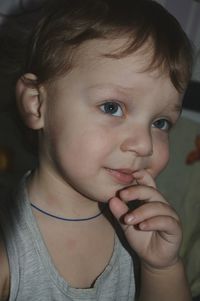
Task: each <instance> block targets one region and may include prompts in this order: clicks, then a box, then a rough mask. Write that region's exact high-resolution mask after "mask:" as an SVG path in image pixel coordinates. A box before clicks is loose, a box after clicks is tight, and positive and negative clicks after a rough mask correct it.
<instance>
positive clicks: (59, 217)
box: [31, 203, 106, 222]
mask: <svg viewBox="0 0 200 301" xmlns="http://www.w3.org/2000/svg"><path fill="white" fill-rule="evenodd" d="M31 206H32V207H33V208H35V209H36V210H38V211H39V212H41V213H43V214H45V215H47V216H50V217H53V218H56V219H59V220H62V221H66V222H84V221H89V220H91V219H95V218H97V217H98V216H100V215H101V214H103V212H104V210H105V208H106V205H105V206H104V207H103V209H102V210H101V211H100V212H99V213H97V214H96V215H94V216H90V217H84V218H66V217H61V216H57V215H53V214H51V213H49V212H46V211H44V210H42V209H40V208H39V207H37V206H35V205H34V204H33V203H31Z"/></svg>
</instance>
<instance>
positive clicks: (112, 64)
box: [52, 39, 182, 103]
mask: <svg viewBox="0 0 200 301" xmlns="http://www.w3.org/2000/svg"><path fill="white" fill-rule="evenodd" d="M126 43H127V39H115V40H100V39H98V40H97V39H96V40H90V41H87V42H85V43H84V44H83V45H82V46H80V47H79V48H78V49H77V50H76V52H75V55H74V57H73V67H72V69H71V71H70V72H68V73H67V74H66V75H65V76H63V77H61V78H58V79H57V80H56V81H55V82H54V85H53V86H52V87H53V89H54V92H55V90H57V91H60V92H59V93H61V91H63V93H66V90H67V89H68V90H69V89H70V90H72V89H73V88H74V87H75V88H74V90H73V91H76V90H77V91H78V90H80V91H82V93H83V94H84V95H85V94H88V93H89V92H90V91H91V93H92V92H93V91H99V93H101V94H102V97H104V96H105V97H106V96H107V97H110V98H113V97H115V96H116V97H119V96H120V95H121V96H122V97H124V98H127V99H128V98H129V99H130V100H131V99H132V97H134V98H137V99H141V98H143V99H145V100H148V99H150V98H152V99H154V98H156V99H160V100H162V102H163V100H165V101H164V102H169V103H180V99H181V98H182V95H180V94H179V93H178V92H177V90H176V89H175V88H174V86H173V84H172V83H171V80H170V78H169V75H168V74H167V73H166V71H165V70H162V67H160V68H157V69H153V70H147V69H148V66H149V63H150V62H151V58H152V48H151V45H150V44H146V45H144V46H143V47H142V48H140V49H139V50H137V51H136V52H134V53H132V54H129V55H127V56H124V57H121V58H113V57H108V56H106V55H108V54H113V53H115V52H117V53H119V51H120V50H123V47H124V46H126V45H127V44H126ZM88 91H89V92H88ZM100 91H101V92H100ZM94 93H95V92H94Z"/></svg>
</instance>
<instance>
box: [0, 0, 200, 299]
mask: <svg viewBox="0 0 200 301" xmlns="http://www.w3.org/2000/svg"><path fill="white" fill-rule="evenodd" d="M158 2H159V3H161V4H162V5H163V6H164V7H166V9H167V10H169V11H170V12H171V13H172V14H173V15H174V16H175V17H176V18H177V19H178V20H179V22H180V23H181V25H182V27H183V29H184V30H185V32H186V33H187V35H188V37H189V38H190V40H191V42H192V44H193V47H194V66H193V73H192V79H191V81H190V83H189V86H188V89H187V91H186V93H185V97H184V108H183V113H182V116H181V118H180V120H179V122H178V124H177V126H176V127H175V128H174V130H173V131H172V133H171V148H170V153H171V159H170V161H169V165H168V167H167V169H166V170H165V171H164V172H163V173H162V174H161V175H160V176H159V178H158V181H157V182H158V186H159V189H160V190H161V191H162V193H163V194H164V195H165V196H166V198H167V199H169V201H170V202H171V203H172V204H173V206H174V207H175V208H176V210H177V211H178V213H179V215H180V216H181V219H182V223H183V229H184V237H183V245H182V249H181V256H182V257H183V259H184V261H185V263H186V269H187V274H188V278H189V281H190V286H191V289H192V294H193V297H194V300H200V298H199V296H200V255H199V253H200V251H199V250H200V222H199V221H200V1H198V0H196V1H195V0H160V1H158ZM42 4H43V0H0V50H2V49H4V51H6V56H7V55H8V56H9V51H10V48H9V47H10V46H9V47H8V46H7V45H5V39H4V37H5V35H16V32H15V30H14V31H13V32H10V30H9V26H8V27H7V25H8V24H9V23H11V24H12V23H13V22H14V23H15V24H18V25H19V27H21V28H23V30H22V35H23V34H24V35H25V34H26V32H27V31H29V30H31V27H32V26H33V25H34V24H35V23H36V22H37V16H38V15H39V12H40V8H41V6H42ZM18 25H17V26H18ZM15 38H16V37H15ZM19 38H23V37H21V36H20V37H19ZM13 47H15V46H14V45H13ZM12 50H13V49H12ZM16 51H18V52H20V54H21V56H22V57H23V51H24V49H23V47H22V48H21V49H17V48H16ZM0 53H1V55H2V52H0ZM10 62H12V58H11V61H10ZM13 63H14V62H13ZM13 65H14V64H13ZM15 80H16V78H13V76H12V74H11V73H9V72H7V71H6V62H5V61H4V58H3V55H2V57H0V200H3V199H4V196H5V195H6V193H7V191H8V190H10V189H11V188H12V187H13V186H14V185H15V183H16V182H17V181H18V180H19V179H20V177H21V176H22V175H23V174H24V173H25V172H26V171H27V170H29V169H32V168H34V166H35V165H36V164H37V157H36V156H35V155H34V152H33V149H32V146H31V145H29V144H27V140H24V135H23V131H22V128H21V125H20V122H18V120H17V118H16V115H15V97H14V82H15Z"/></svg>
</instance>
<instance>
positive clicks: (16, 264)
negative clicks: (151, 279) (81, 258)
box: [4, 180, 135, 301]
mask: <svg viewBox="0 0 200 301" xmlns="http://www.w3.org/2000/svg"><path fill="white" fill-rule="evenodd" d="M24 182H25V181H24V180H23V181H22V185H21V187H20V192H19V193H18V197H17V198H16V199H17V202H15V203H14V204H16V207H15V205H14V206H13V207H14V208H13V210H11V212H10V213H9V226H7V227H6V229H5V230H4V232H5V237H6V248H7V253H8V259H9V265H10V276H11V287H10V297H9V299H8V300H9V301H27V300H28V301H51V300H52V301H64V300H65V301H72V300H73V301H78V300H79V301H81V300H87V301H96V300H101V301H111V300H113V301H133V300H134V295H135V281H134V272H133V259H132V257H131V256H130V255H129V253H128V252H127V251H126V249H125V248H124V247H123V246H122V244H121V242H120V241H119V239H118V237H117V235H116V239H115V246H114V250H113V254H112V257H111V259H110V262H109V264H108V265H107V267H106V268H105V270H104V271H103V273H102V274H101V275H99V277H98V278H97V279H96V281H95V284H94V286H93V287H92V288H88V289H76V288H72V287H70V286H69V285H68V283H67V282H66V281H65V280H64V279H63V278H62V277H61V275H59V273H58V271H57V270H56V268H55V266H54V264H53V262H52V260H51V257H50V255H49V253H48V250H47V248H46V246H45V244H44V242H43V240H42V236H41V233H40V230H39V228H38V225H37V222H36V220H35V218H34V216H33V214H32V209H31V206H30V202H29V200H28V198H27V194H26V189H25V183H24Z"/></svg>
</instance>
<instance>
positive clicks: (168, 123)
mask: <svg viewBox="0 0 200 301" xmlns="http://www.w3.org/2000/svg"><path fill="white" fill-rule="evenodd" d="M158 122H164V125H163V126H162V128H161V127H159V126H158ZM156 123H157V125H156ZM172 126H173V124H172V122H171V121H169V120H167V119H165V118H161V119H158V120H156V121H154V123H153V124H152V127H155V128H157V129H159V130H161V131H164V132H169V131H170V129H171V128H172Z"/></svg>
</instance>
